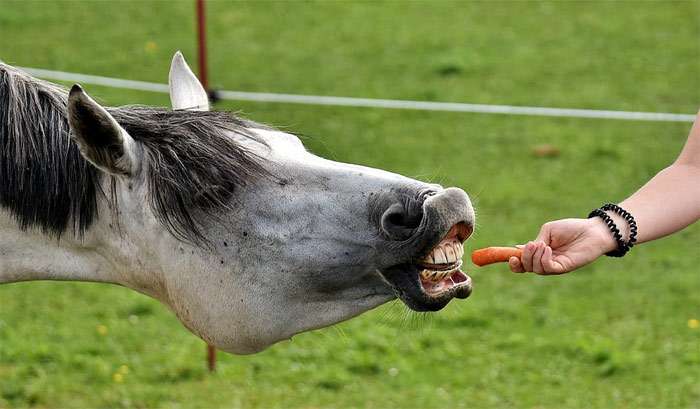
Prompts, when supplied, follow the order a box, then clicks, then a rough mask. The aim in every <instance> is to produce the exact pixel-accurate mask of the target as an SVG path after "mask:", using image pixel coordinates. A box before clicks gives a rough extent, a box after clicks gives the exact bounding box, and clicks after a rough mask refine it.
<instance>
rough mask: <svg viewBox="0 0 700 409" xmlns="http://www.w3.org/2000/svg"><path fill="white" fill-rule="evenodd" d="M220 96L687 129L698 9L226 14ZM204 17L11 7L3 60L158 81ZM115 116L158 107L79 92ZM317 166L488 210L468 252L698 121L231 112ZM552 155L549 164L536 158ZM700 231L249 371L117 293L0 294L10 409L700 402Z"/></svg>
mask: <svg viewBox="0 0 700 409" xmlns="http://www.w3.org/2000/svg"><path fill="white" fill-rule="evenodd" d="M207 11H208V18H209V51H210V69H211V72H210V76H211V82H212V84H213V85H214V86H216V87H218V88H221V89H232V90H244V91H266V92H281V93H305V94H321V95H340V96H357V97H378V98H396V99H417V100H435V101H454V102H470V103H486V104H489V103H491V104H513V105H531V106H552V107H571V108H593V109H617V110H638V111H654V112H674V113H686V114H692V113H695V112H696V111H697V109H698V106H699V105H700V2H698V1H675V2H641V1H640V2H636V1H634V2H254V3H253V2H235V3H234V2H223V1H222V2H211V3H209V4H208V8H207ZM194 21H195V20H194V4H193V2H192V1H182V2H151V1H138V2H136V1H133V2H35V1H17V2H14V1H0V59H2V60H4V61H5V62H6V63H9V64H11V65H20V66H30V67H39V68H46V69H54V70H64V71H70V72H80V73H88V74H95V75H105V76H114V77H120V78H128V79H137V80H146V81H156V82H165V81H166V78H167V71H168V64H169V62H170V58H171V56H172V54H173V52H174V51H175V50H177V49H181V50H182V51H183V52H184V54H185V55H186V56H187V57H188V58H189V60H190V63H191V64H192V65H193V66H196V64H195V56H196V49H195V35H194V30H195V28H194ZM86 88H87V90H88V91H89V92H90V93H91V94H92V95H94V96H96V97H98V98H99V99H100V100H101V101H102V102H104V103H105V104H108V105H123V104H133V103H139V104H152V105H168V100H167V96H166V95H164V94H154V93H145V92H135V91H125V90H118V89H109V88H103V87H97V86H89V85H88V86H86ZM217 108H218V109H230V110H241V111H243V112H244V113H245V115H247V116H248V117H250V118H252V119H254V120H257V121H262V122H266V123H269V124H273V125H276V126H280V127H282V128H283V129H285V130H288V131H291V132H297V133H301V134H303V135H305V139H304V140H305V143H306V145H307V146H308V148H309V149H311V150H312V151H314V152H316V153H318V154H320V155H322V156H325V157H328V158H331V159H335V160H340V161H346V162H353V163H360V164H364V165H368V166H374V167H380V168H383V169H388V170H391V171H395V172H399V173H402V174H405V175H408V176H413V177H417V178H420V179H423V180H428V181H434V182H439V183H442V184H444V185H456V186H459V187H462V188H464V189H465V190H467V191H468V192H469V193H470V194H471V195H472V196H473V198H474V199H475V204H476V208H477V213H478V228H477V232H476V234H475V236H474V238H473V239H471V240H470V241H469V242H468V243H467V252H469V251H470V250H471V249H474V248H477V247H480V246H486V245H493V244H514V243H519V242H524V241H527V240H530V239H533V238H534V237H535V235H536V234H537V232H538V230H539V226H540V225H541V224H542V223H544V222H546V221H548V220H551V219H554V218H560V217H570V216H582V215H585V214H587V212H588V211H589V210H590V209H592V208H594V207H597V206H599V205H600V204H601V203H603V202H605V201H617V200H621V199H623V198H624V197H625V196H626V195H629V194H630V193H632V192H633V191H634V190H635V189H636V188H637V187H639V186H640V185H641V184H642V183H643V182H645V181H646V180H647V179H649V178H650V177H651V176H652V175H654V174H655V173H656V172H657V171H658V170H660V169H662V168H663V167H664V166H666V165H667V164H669V163H670V162H671V161H672V160H673V159H674V158H675V157H676V155H677V154H678V152H679V151H680V149H681V147H682V144H683V142H684V141H685V139H686V137H687V134H688V131H689V129H690V123H670V122H637V121H619V120H597V119H572V118H543V117H525V116H504V115H482V114H465V113H444V112H421V111H396V110H381V109H365V108H342V107H318V106H303V105H290V104H266V103H242V102H230V101H229V102H225V103H220V104H219V105H218V106H217ZM541 144H549V145H552V146H553V147H555V148H556V149H558V150H559V151H560V154H559V155H558V156H553V157H539V156H536V155H533V148H534V147H536V146H538V145H541ZM699 249H700V226H698V225H696V226H693V227H691V228H688V229H686V230H685V231H683V232H681V233H680V234H677V235H675V236H674V237H670V238H667V239H663V240H660V241H658V242H655V243H650V244H645V245H643V246H640V247H639V248H635V250H634V251H632V252H631V253H630V255H629V256H627V257H625V258H624V259H622V260H611V259H604V260H600V261H599V262H596V263H595V264H593V265H591V266H589V267H587V268H584V269H582V270H580V271H577V272H575V273H573V274H569V275H565V276H561V277H538V276H534V275H514V274H511V273H509V272H508V271H507V269H506V267H505V266H503V265H499V266H492V267H487V268H483V269H478V270H477V269H475V268H472V269H470V273H471V275H472V277H473V279H474V282H475V291H474V294H473V296H472V297H471V298H469V299H468V300H465V301H456V302H452V303H451V304H450V305H449V306H448V308H446V309H445V310H443V311H441V312H439V313H437V314H430V315H421V314H415V313H410V312H408V311H407V309H406V308H405V307H404V306H403V305H402V304H400V303H398V302H394V303H390V304H389V305H386V306H383V307H380V308H378V309H376V310H374V311H371V312H369V313H366V314H364V315H362V316H361V317H359V318H356V319H353V320H351V321H349V322H346V323H343V324H340V325H337V326H335V327H331V328H327V329H323V330H319V331H314V332H312V333H306V334H302V335H299V336H296V337H295V338H294V340H293V341H291V342H284V343H280V344H278V345H276V346H274V347H272V348H270V349H269V350H267V351H265V352H262V353H260V354H257V355H253V356H244V357H238V356H232V355H227V354H220V356H219V371H218V372H217V373H216V374H213V375H211V374H208V373H207V372H206V370H205V368H204V344H203V343H202V342H201V341H200V340H199V339H197V338H196V337H194V336H193V335H191V334H190V333H189V332H187V331H186V330H185V328H183V327H182V326H181V325H180V323H179V322H178V321H177V320H176V319H175V317H174V316H173V315H172V314H171V313H170V312H169V311H167V310H166V308H165V307H163V306H162V305H160V304H158V303H157V302H155V301H153V300H151V299H148V298H146V297H144V296H142V295H139V294H137V293H135V292H132V291H130V290H127V289H123V288H120V287H116V286H109V285H99V284H82V283H81V284H79V283H53V282H36V283H24V284H12V285H5V286H2V287H0V407H8V408H9V407H30V406H31V407H46V408H78V407H106V408H114V407H136V408H145V407H148V408H150V407H168V408H177V407H183V408H196V407H201V408H214V407H228V408H238V407H241V408H320V407H335V408H345V407H359V408H388V407H402V408H448V407H449V408H453V407H465V408H490V407H491V408H504V407H532V408H593V407H596V408H597V407H605V408H607V407H615V408H618V407H619V408H671V407H674V408H676V407H685V408H698V407H700V329H698V328H697V325H696V324H697V321H694V320H698V319H700V271H698V267H697V265H698V260H700V254H699V253H700V250H699Z"/></svg>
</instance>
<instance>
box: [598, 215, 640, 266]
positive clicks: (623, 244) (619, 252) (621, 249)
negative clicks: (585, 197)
mask: <svg viewBox="0 0 700 409" xmlns="http://www.w3.org/2000/svg"><path fill="white" fill-rule="evenodd" d="M608 211H612V212H615V213H617V214H618V215H620V216H621V217H622V218H623V219H625V221H626V222H627V224H628V225H629V229H630V234H629V238H628V239H627V241H625V240H624V239H623V238H622V234H620V229H618V228H617V225H616V224H615V222H614V221H613V220H612V218H611V217H610V216H609V215H608V214H607V213H606V212H608ZM592 217H600V218H601V219H603V222H605V224H606V225H607V226H608V228H609V229H610V232H611V233H612V235H613V237H614V238H615V242H617V249H615V250H613V251H610V252H608V253H605V255H606V256H609V257H622V256H624V255H625V254H627V252H628V251H630V249H631V248H632V247H633V246H634V244H635V243H636V242H637V222H636V221H635V220H634V217H633V216H632V214H631V213H630V212H628V211H627V210H625V209H623V208H621V207H620V206H618V205H616V204H612V203H606V204H604V205H603V206H601V207H600V208H598V209H595V210H593V211H592V212H591V213H590V214H589V215H588V218H589V219H590V218H592Z"/></svg>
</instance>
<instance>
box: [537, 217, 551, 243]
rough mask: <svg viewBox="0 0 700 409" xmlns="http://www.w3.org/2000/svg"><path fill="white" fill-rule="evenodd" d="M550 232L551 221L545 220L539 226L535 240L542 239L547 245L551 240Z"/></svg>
mask: <svg viewBox="0 0 700 409" xmlns="http://www.w3.org/2000/svg"><path fill="white" fill-rule="evenodd" d="M551 232H552V223H551V222H547V223H545V224H543V225H542V227H541V228H540V233H539V234H538V235H537V239H535V240H536V241H543V242H544V244H546V245H549V243H550V242H551Z"/></svg>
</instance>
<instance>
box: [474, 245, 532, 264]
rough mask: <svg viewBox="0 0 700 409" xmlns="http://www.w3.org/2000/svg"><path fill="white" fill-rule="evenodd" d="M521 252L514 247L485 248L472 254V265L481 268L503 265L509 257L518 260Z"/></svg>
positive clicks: (521, 254)
mask: <svg viewBox="0 0 700 409" xmlns="http://www.w3.org/2000/svg"><path fill="white" fill-rule="evenodd" d="M522 256H523V251H522V250H520V249H518V248H515V247H486V248H485V249H479V250H474V252H472V263H474V264H476V265H477V266H479V267H483V266H485V265H488V264H493V263H504V262H507V261H508V260H510V258H511V257H517V258H520V257H522Z"/></svg>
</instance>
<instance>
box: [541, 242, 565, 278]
mask: <svg viewBox="0 0 700 409" xmlns="http://www.w3.org/2000/svg"><path fill="white" fill-rule="evenodd" d="M560 267H561V265H559V264H556V265H555V264H554V262H553V261H552V248H551V247H549V246H546V247H545V248H544V253H542V270H543V271H544V272H543V274H557V271H558V270H559V268H560Z"/></svg>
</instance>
